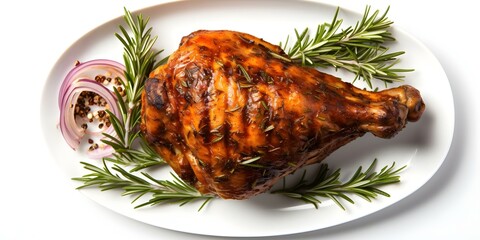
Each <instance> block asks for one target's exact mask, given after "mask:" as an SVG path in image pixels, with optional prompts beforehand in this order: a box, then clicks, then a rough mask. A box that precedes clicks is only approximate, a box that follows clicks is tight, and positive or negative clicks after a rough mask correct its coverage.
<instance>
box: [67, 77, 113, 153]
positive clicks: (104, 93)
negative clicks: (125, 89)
mask: <svg viewBox="0 0 480 240" xmlns="http://www.w3.org/2000/svg"><path fill="white" fill-rule="evenodd" d="M84 91H90V92H94V93H95V94H97V95H99V96H101V97H102V98H104V99H105V100H106V102H107V104H108V106H109V107H110V111H111V112H112V113H113V114H115V116H117V117H118V116H120V111H119V109H118V106H117V103H116V101H117V99H116V97H115V94H114V93H113V92H112V91H110V90H109V89H108V88H106V87H105V86H103V84H101V83H98V82H97V81H95V80H91V79H83V78H81V79H77V80H75V81H72V82H71V83H70V84H69V85H66V86H65V89H64V90H63V91H62V92H61V93H60V96H59V101H60V102H59V103H60V130H61V132H62V135H63V137H64V138H65V140H66V142H67V143H68V145H69V146H70V147H72V149H74V150H77V149H78V147H79V146H80V142H81V139H82V138H83V137H84V135H85V134H86V131H85V130H84V129H83V128H82V127H80V126H78V124H77V122H76V120H75V104H76V103H77V99H78V97H79V96H80V94H81V93H82V92H84ZM120 119H121V118H120ZM102 132H105V133H108V134H110V135H115V134H114V133H115V131H114V129H113V127H112V126H109V127H108V128H107V129H106V130H104V131H102ZM112 153H113V148H112V147H111V146H108V145H105V146H103V145H102V146H101V147H99V148H98V149H95V150H92V151H88V155H89V156H90V157H92V158H101V157H105V156H109V155H111V154H112Z"/></svg>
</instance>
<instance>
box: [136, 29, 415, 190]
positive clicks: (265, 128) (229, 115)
mask: <svg viewBox="0 0 480 240" xmlns="http://www.w3.org/2000/svg"><path fill="white" fill-rule="evenodd" d="M272 52H273V53H276V54H279V55H283V56H286V55H285V53H284V52H283V51H282V50H281V49H280V48H279V47H278V46H275V45H272V44H270V43H268V42H265V41H263V40H262V39H259V38H257V37H254V36H251V35H248V34H245V33H240V32H234V31H197V32H194V33H191V34H190V35H188V36H186V37H184V38H182V40H181V44H180V47H179V49H178V50H177V51H176V52H174V53H173V54H172V55H171V56H170V59H169V61H168V63H167V64H165V65H163V66H160V67H159V68H157V69H155V70H154V71H153V72H152V73H151V74H150V78H149V79H148V80H147V82H146V84H145V90H144V92H143V95H142V125H141V128H142V131H143V134H144V135H145V137H146V140H147V142H149V143H150V144H151V145H152V146H153V148H154V149H155V150H156V151H157V153H158V154H159V155H161V156H162V157H163V158H164V159H165V160H166V161H167V162H168V164H169V165H170V166H171V167H172V168H173V170H174V171H175V172H176V173H177V174H178V175H179V176H180V177H181V178H182V179H183V180H185V181H186V182H188V183H190V184H192V185H193V186H195V187H196V188H197V189H198V190H199V191H200V192H202V193H211V194H215V195H218V196H219V197H221V198H225V199H246V198H249V197H252V196H254V195H256V194H259V193H262V192H265V191H267V190H268V189H270V188H271V186H272V185H273V184H274V183H276V182H277V181H278V180H279V179H281V178H282V177H284V176H285V175H287V174H290V173H292V172H294V171H295V170H296V169H298V168H300V167H302V166H306V165H308V164H312V163H317V162H320V161H322V160H323V159H325V158H326V157H327V156H328V155H329V154H331V153H332V152H333V151H335V150H336V149H338V148H339V147H341V146H343V145H345V144H347V143H349V142H350V141H352V140H354V139H356V138H358V137H360V136H362V135H364V134H365V133H367V132H370V133H372V134H374V135H375V136H378V137H381V138H390V137H393V136H394V135H395V134H396V133H398V132H399V131H400V130H401V129H403V128H404V127H405V125H406V123H407V121H416V120H418V119H419V118H420V117H421V115H422V113H423V111H424V109H425V105H424V103H423V101H422V98H421V97H420V94H419V91H418V90H416V89H415V88H413V87H411V86H407V85H404V86H400V87H397V88H392V89H388V90H384V91H379V92H369V91H365V90H361V89H358V88H356V87H354V86H353V85H352V84H349V83H346V82H343V81H342V80H340V79H339V78H336V77H334V76H331V75H328V74H325V73H322V72H319V71H318V70H316V69H314V68H307V67H302V66H298V65H295V64H292V63H289V62H286V61H283V60H281V59H279V58H276V57H274V56H273V55H272V54H271V53H272Z"/></svg>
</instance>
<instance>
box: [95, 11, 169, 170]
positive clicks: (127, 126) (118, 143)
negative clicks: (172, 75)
mask: <svg viewBox="0 0 480 240" xmlns="http://www.w3.org/2000/svg"><path fill="white" fill-rule="evenodd" d="M124 20H125V22H126V23H127V25H128V27H129V29H130V31H131V32H132V33H133V36H130V35H129V32H128V31H127V29H125V28H124V27H123V26H119V29H120V31H121V33H122V35H121V34H118V33H115V36H116V37H117V38H118V39H119V40H120V41H121V42H122V44H123V45H124V54H123V60H124V63H125V68H126V70H125V81H121V84H122V87H123V89H124V93H125V94H124V95H125V96H122V94H121V93H120V92H119V91H118V89H114V91H115V94H116V96H117V99H118V106H119V109H120V110H121V115H122V116H121V119H120V118H117V117H116V116H115V115H114V114H112V113H111V112H109V115H110V120H111V123H112V126H113V128H114V129H115V132H116V133H117V137H114V136H111V135H106V136H107V139H106V140H104V141H103V142H104V143H106V144H108V145H110V146H112V147H113V148H114V150H115V153H114V154H113V157H110V158H106V160H108V161H111V162H114V163H117V164H122V165H135V167H134V168H133V169H132V171H138V170H140V169H143V168H146V167H150V166H154V165H158V164H164V163H165V162H164V161H163V159H161V157H160V156H158V154H156V153H155V152H154V151H153V150H152V149H151V148H150V147H149V146H148V145H147V144H145V143H143V141H142V139H141V138H140V135H141V134H140V131H139V128H138V125H139V123H140V119H141V116H140V114H141V113H140V110H141V106H140V104H141V101H140V98H141V93H142V90H143V88H144V84H145V80H146V78H147V76H148V74H149V73H150V72H151V71H152V69H153V68H154V67H155V58H156V57H157V56H158V55H159V54H160V53H161V52H163V50H160V51H157V52H155V51H153V50H152V47H153V45H154V44H155V41H156V39H157V37H156V36H155V37H152V36H151V35H150V33H151V31H152V28H148V29H147V23H148V18H147V19H144V18H143V16H142V15H141V14H140V15H138V16H136V18H134V17H133V16H132V14H131V13H130V12H129V11H128V10H127V9H125V15H124ZM162 62H163V60H162V61H160V63H162Z"/></svg>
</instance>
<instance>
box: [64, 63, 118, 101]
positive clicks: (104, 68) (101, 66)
mask: <svg viewBox="0 0 480 240" xmlns="http://www.w3.org/2000/svg"><path fill="white" fill-rule="evenodd" d="M124 72H125V66H123V65H122V64H121V63H118V62H116V61H112V60H108V59H95V60H91V61H87V62H83V63H79V64H78V65H76V66H75V67H74V68H73V69H72V70H71V71H70V72H69V73H68V74H67V76H66V77H65V79H64V80H63V82H62V85H61V86H60V91H59V93H60V94H59V98H58V106H59V107H60V108H61V102H62V99H61V98H62V95H64V94H63V93H64V92H65V90H66V89H67V88H68V87H69V86H70V85H72V84H73V83H74V82H75V81H77V80H78V79H95V76H97V75H99V74H101V75H105V74H106V73H110V74H111V75H113V76H124Z"/></svg>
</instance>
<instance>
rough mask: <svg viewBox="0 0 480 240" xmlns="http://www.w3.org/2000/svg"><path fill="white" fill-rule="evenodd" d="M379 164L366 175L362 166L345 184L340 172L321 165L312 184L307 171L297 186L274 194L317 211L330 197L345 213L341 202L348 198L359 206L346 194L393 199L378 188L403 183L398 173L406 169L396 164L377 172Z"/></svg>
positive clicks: (366, 198)
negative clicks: (306, 177) (308, 179)
mask: <svg viewBox="0 0 480 240" xmlns="http://www.w3.org/2000/svg"><path fill="white" fill-rule="evenodd" d="M376 163H377V159H375V160H374V161H373V162H372V164H371V165H370V167H368V169H367V170H366V171H365V172H362V167H359V168H358V169H357V171H356V172H355V173H354V174H353V176H352V177H351V178H350V180H348V181H347V182H345V183H342V182H341V181H340V180H339V179H340V169H337V170H336V171H334V172H331V171H330V170H329V169H328V165H326V164H321V165H320V167H319V169H318V172H317V174H315V178H314V179H313V180H312V181H310V182H308V181H307V180H306V179H305V176H306V171H304V172H303V175H302V177H301V178H300V180H299V181H298V182H297V183H296V184H295V185H294V186H292V187H289V188H287V187H285V185H284V187H283V188H282V189H280V190H275V191H272V193H276V194H282V195H284V196H287V197H290V198H294V199H299V200H302V201H305V202H307V203H311V204H313V205H314V206H315V208H318V204H320V203H321V201H320V199H319V198H318V197H324V198H329V199H331V200H333V201H334V202H335V203H336V204H337V205H338V206H339V207H340V208H342V209H343V210H345V207H344V206H343V205H342V203H341V202H340V200H339V199H344V200H346V201H348V202H349V203H352V204H354V203H355V202H354V201H353V200H352V199H351V198H350V197H348V196H347V195H346V194H347V193H350V194H355V195H358V196H360V197H362V198H363V199H365V200H367V201H369V202H370V201H371V200H372V199H374V198H376V197H377V196H378V195H383V196H386V197H390V195H389V194H388V193H386V192H384V191H382V190H380V189H378V187H380V186H383V185H387V184H392V183H397V182H400V176H398V175H397V174H398V173H399V172H400V171H402V170H403V169H404V168H405V167H406V166H403V167H401V168H399V169H394V167H395V163H393V164H392V165H391V166H390V167H388V166H385V167H383V168H382V170H380V172H379V173H377V172H374V167H375V165H376ZM284 181H285V179H284ZM284 184H285V182H284Z"/></svg>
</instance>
